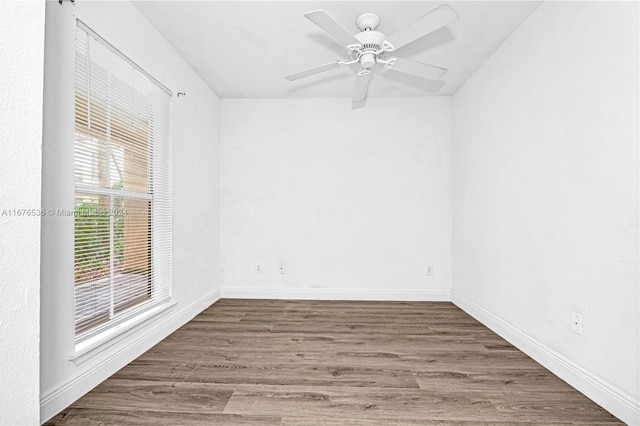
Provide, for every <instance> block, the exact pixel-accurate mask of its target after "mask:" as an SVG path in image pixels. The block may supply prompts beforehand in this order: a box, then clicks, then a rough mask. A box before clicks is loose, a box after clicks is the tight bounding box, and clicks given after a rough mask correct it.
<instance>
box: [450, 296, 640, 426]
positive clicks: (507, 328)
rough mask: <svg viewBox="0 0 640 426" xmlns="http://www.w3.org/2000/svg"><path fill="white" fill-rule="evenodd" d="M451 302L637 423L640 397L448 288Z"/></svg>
mask: <svg viewBox="0 0 640 426" xmlns="http://www.w3.org/2000/svg"><path fill="white" fill-rule="evenodd" d="M451 301H452V302H453V303H454V304H455V305H456V306H458V307H459V308H460V309H462V310H464V311H465V312H466V313H468V314H469V315H471V316H472V317H474V318H475V319H477V320H478V321H480V322H481V323H482V324H484V325H485V326H487V327H489V328H490V329H491V330H493V331H494V332H495V333H497V334H498V335H500V336H501V337H502V338H504V339H505V340H507V341H508V342H509V343H511V344H512V345H514V346H515V347H517V348H518V349H520V350H521V351H522V352H524V353H526V354H527V355H529V356H530V357H531V358H533V359H534V360H536V361H537V362H539V363H540V364H542V365H543V366H544V367H545V368H547V369H548V370H549V371H551V372H552V373H554V374H555V375H557V376H558V377H560V378H561V379H562V380H564V381H566V382H567V383H569V384H570V385H571V386H573V387H574V388H576V389H577V390H578V391H580V392H582V393H583V394H584V395H586V396H587V397H588V398H590V399H591V400H593V401H594V402H596V403H597V404H599V405H600V406H602V407H603V408H604V409H606V410H607V411H609V412H610V413H611V414H613V415H614V416H616V417H618V418H619V419H621V420H623V421H624V422H626V423H627V424H629V425H634V426H636V425H640V400H637V399H635V398H633V397H632V396H631V395H629V394H627V393H626V392H623V391H621V390H620V389H618V388H616V387H615V386H613V385H611V384H610V383H607V382H605V381H604V380H602V379H600V378H598V377H595V376H594V375H593V374H591V373H589V372H588V371H586V370H585V369H584V368H582V367H580V366H579V365H577V364H576V363H574V362H573V361H571V360H570V359H567V358H566V357H564V356H563V355H561V354H559V353H558V352H556V351H554V350H552V349H550V348H548V347H547V346H545V345H544V344H543V343H541V342H539V341H537V340H535V339H533V338H532V337H530V336H528V335H527V334H525V333H523V332H522V331H521V330H519V329H517V328H515V327H513V326H511V325H509V324H508V323H507V322H505V321H504V320H502V319H501V318H498V317H497V316H495V315H493V314H492V313H491V312H489V311H487V310H486V309H484V308H482V307H481V306H479V305H477V304H475V303H474V302H472V301H471V300H469V299H467V298H466V297H464V296H462V295H461V294H459V293H458V292H456V291H455V290H452V291H451Z"/></svg>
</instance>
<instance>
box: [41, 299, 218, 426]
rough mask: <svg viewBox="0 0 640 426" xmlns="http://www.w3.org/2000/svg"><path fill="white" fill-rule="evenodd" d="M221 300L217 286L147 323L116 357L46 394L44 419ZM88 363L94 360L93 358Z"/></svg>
mask: <svg viewBox="0 0 640 426" xmlns="http://www.w3.org/2000/svg"><path fill="white" fill-rule="evenodd" d="M219 299H220V289H216V290H214V291H212V292H211V293H209V294H207V295H206V296H204V297H202V298H200V299H198V300H197V301H195V302H193V303H192V304H190V305H189V306H186V307H184V308H183V309H182V310H180V311H177V312H175V313H174V314H173V315H171V314H170V312H169V313H168V315H162V316H160V317H158V318H157V319H156V320H155V321H153V322H152V323H149V324H146V326H145V327H143V328H142V329H141V330H139V332H136V333H135V334H133V335H132V337H131V339H125V340H123V341H122V342H118V346H120V347H119V348H118V350H117V351H116V352H115V353H114V354H113V355H112V356H110V357H108V358H103V359H101V360H99V361H97V362H96V363H95V364H94V365H92V366H91V367H90V368H89V369H87V370H85V371H83V372H82V373H80V374H78V375H77V376H74V377H72V378H71V379H69V380H67V381H66V382H64V383H61V384H60V385H59V386H57V387H55V388H53V389H51V390H49V391H47V392H46V393H45V394H43V395H42V397H41V398H40V422H41V423H44V422H46V421H48V420H49V419H51V418H52V417H53V416H55V415H56V414H58V413H59V412H60V411H62V410H64V409H65V408H66V407H68V406H69V405H71V404H72V403H73V402H74V401H76V400H77V399H78V398H80V397H81V396H83V395H84V394H86V393H87V392H89V391H90V390H91V389H93V388H94V387H96V386H97V385H98V384H100V383H101V382H103V381H104V380H106V379H107V378H108V377H109V376H111V375H112V374H114V373H115V372H116V371H118V370H119V369H121V368H122V367H124V366H125V365H127V364H128V363H129V362H131V361H132V360H134V359H135V358H136V357H138V356H140V355H141V354H142V353H144V352H145V351H146V350H148V349H149V348H151V347H152V346H153V345H155V344H157V343H158V342H160V341H161V340H162V339H164V338H165V337H167V336H168V335H169V334H171V333H173V332H174V331H176V330H177V329H178V328H180V327H182V326H183V325H184V324H186V323H187V322H189V321H191V320H192V319H193V317H195V316H196V315H198V314H199V313H200V312H202V311H203V310H204V309H206V308H207V307H209V306H211V305H212V304H213V303H215V302H216V301H218V300H219ZM86 363H87V364H89V363H91V360H89V361H87V362H86Z"/></svg>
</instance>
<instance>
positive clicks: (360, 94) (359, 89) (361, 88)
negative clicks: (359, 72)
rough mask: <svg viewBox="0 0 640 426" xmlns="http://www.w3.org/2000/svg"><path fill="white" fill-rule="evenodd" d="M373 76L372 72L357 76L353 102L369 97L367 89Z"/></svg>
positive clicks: (352, 97)
mask: <svg viewBox="0 0 640 426" xmlns="http://www.w3.org/2000/svg"><path fill="white" fill-rule="evenodd" d="M371 76H373V74H372V73H369V74H367V75H363V76H356V82H355V84H354V85H353V95H352V96H351V102H352V103H354V104H356V103H358V102H362V101H364V100H365V99H367V89H368V88H369V82H370V81H371Z"/></svg>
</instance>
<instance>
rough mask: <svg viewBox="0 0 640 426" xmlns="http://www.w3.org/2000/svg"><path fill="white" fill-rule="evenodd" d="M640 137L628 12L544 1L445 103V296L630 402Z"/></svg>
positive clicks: (634, 21) (634, 41)
mask: <svg viewBox="0 0 640 426" xmlns="http://www.w3.org/2000/svg"><path fill="white" fill-rule="evenodd" d="M638 138H639V134H638V3H635V2H629V3H624V2H557V3H556V2H550V3H544V4H543V5H541V6H540V8H539V9H537V10H536V12H534V13H533V14H532V15H531V16H530V17H529V19H528V20H527V21H526V22H525V23H524V24H523V25H522V26H521V27H520V28H519V29H518V30H517V31H516V32H515V33H514V34H513V35H512V36H511V37H510V38H509V39H508V40H507V41H506V42H505V43H504V44H503V45H502V47H501V48H500V49H498V51H497V52H496V53H495V54H494V55H493V56H492V57H491V58H489V60H488V61H487V62H485V64H484V65H483V66H482V67H481V68H480V69H479V70H478V71H477V72H476V73H475V74H474V75H473V76H472V77H471V79H470V80H469V81H467V83H466V84H465V85H464V86H463V87H462V89H461V90H459V91H458V93H457V94H456V96H455V97H454V154H453V158H454V165H453V168H454V185H453V187H454V191H453V193H454V203H453V206H454V207H453V211H454V219H453V223H454V240H453V246H454V255H453V259H454V290H455V291H456V292H458V293H460V294H461V295H462V296H464V297H466V298H467V299H469V300H471V301H472V302H474V303H475V304H477V305H478V306H480V307H482V308H484V309H486V310H487V311H489V312H490V313H492V314H493V315H495V316H496V317H498V318H501V319H502V320H503V321H504V322H506V323H508V324H509V325H510V326H512V327H513V328H515V329H517V330H521V332H523V333H524V334H525V335H527V336H529V337H530V338H532V339H534V340H535V341H538V342H540V344H541V345H543V346H544V347H546V348H548V349H549V350H551V351H554V352H555V353H557V354H559V356H563V357H565V358H566V359H567V360H569V362H571V363H573V365H575V366H577V367H576V368H581V369H584V371H586V372H587V374H589V375H590V376H591V377H593V378H595V379H594V380H598V381H600V382H601V384H602V387H604V388H609V389H610V391H611V392H612V393H617V394H618V395H619V396H620V399H621V400H624V399H628V400H629V401H633V400H635V401H636V404H637V401H638V398H639V397H640V389H639V382H638V378H639V371H638V359H639V353H638V336H639V335H640V330H639V318H638V308H639V305H638V299H639V294H638ZM572 312H577V313H580V314H582V315H583V319H584V332H583V335H582V336H579V335H577V334H574V333H572V331H571V313H572ZM605 407H606V408H609V409H612V408H611V406H606V405H605ZM614 414H618V415H622V414H624V413H623V412H617V413H615V412H614ZM627 421H628V419H627Z"/></svg>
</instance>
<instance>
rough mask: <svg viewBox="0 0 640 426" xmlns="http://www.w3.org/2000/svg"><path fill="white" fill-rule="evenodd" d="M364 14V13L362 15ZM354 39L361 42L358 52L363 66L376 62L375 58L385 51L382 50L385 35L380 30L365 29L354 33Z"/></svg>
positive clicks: (366, 66) (367, 66) (372, 64)
mask: <svg viewBox="0 0 640 426" xmlns="http://www.w3.org/2000/svg"><path fill="white" fill-rule="evenodd" d="M362 16H364V15H362ZM355 37H356V39H358V41H359V42H360V44H362V50H361V53H360V57H359V60H360V65H362V67H363V68H371V67H372V66H374V65H375V63H376V58H382V56H383V54H384V53H385V52H384V51H381V50H382V42H383V41H384V40H385V38H386V36H385V35H384V34H383V33H381V32H380V31H373V30H367V31H362V32H360V33H358V34H355Z"/></svg>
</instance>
